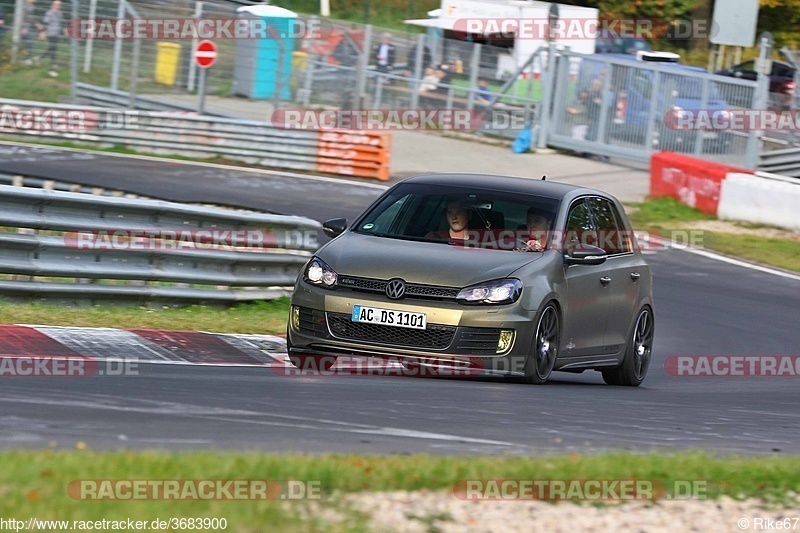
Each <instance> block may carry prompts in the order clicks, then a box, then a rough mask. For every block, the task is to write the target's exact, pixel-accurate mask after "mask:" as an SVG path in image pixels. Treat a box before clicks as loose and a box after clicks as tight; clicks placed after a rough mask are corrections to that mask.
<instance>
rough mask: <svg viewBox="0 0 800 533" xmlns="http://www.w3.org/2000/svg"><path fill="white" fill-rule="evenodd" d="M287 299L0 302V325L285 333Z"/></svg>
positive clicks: (287, 309) (287, 311)
mask: <svg viewBox="0 0 800 533" xmlns="http://www.w3.org/2000/svg"><path fill="white" fill-rule="evenodd" d="M288 316H289V299H288V298H279V299H277V300H271V301H265V302H254V303H243V304H239V305H236V306H234V307H231V308H228V309H220V308H214V307H206V306H202V305H192V306H189V307H179V308H165V309H148V308H145V307H60V306H54V305H42V304H35V303H33V304H16V303H8V302H0V324H47V325H50V326H73V327H104V328H153V329H170V330H193V331H194V330H196V331H212V332H218V333H255V334H284V333H286V320H287V317H288Z"/></svg>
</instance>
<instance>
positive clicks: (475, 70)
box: [467, 43, 481, 111]
mask: <svg viewBox="0 0 800 533" xmlns="http://www.w3.org/2000/svg"><path fill="white" fill-rule="evenodd" d="M480 70H481V43H476V44H475V46H473V47H472V58H471V59H470V62H469V93H467V109H469V110H470V111H472V109H473V108H474V107H475V87H477V86H478V81H479V79H480Z"/></svg>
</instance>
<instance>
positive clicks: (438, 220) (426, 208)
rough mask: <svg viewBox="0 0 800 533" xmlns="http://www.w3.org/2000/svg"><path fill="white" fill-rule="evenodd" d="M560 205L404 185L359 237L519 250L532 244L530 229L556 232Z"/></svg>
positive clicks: (361, 226) (363, 223)
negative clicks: (528, 243) (366, 235)
mask: <svg viewBox="0 0 800 533" xmlns="http://www.w3.org/2000/svg"><path fill="white" fill-rule="evenodd" d="M559 203H560V201H559V200H556V199H553V198H546V197H541V196H536V195H525V194H519V193H512V192H503V191H497V190H491V189H467V188H463V187H452V186H431V185H418V184H402V185H400V186H398V187H397V188H395V189H394V190H393V191H392V192H391V193H389V194H388V195H387V196H386V197H385V198H383V200H382V201H380V202H379V203H378V204H377V205H376V206H375V207H374V208H373V209H372V210H370V211H369V212H368V213H367V214H366V215H365V216H364V217H362V218H361V220H359V221H358V223H357V225H356V227H355V230H354V231H355V232H356V233H361V234H368V235H373V236H376V237H381V238H393V239H402V240H413V241H428V242H438V243H442V244H450V245H465V244H466V245H469V246H473V247H478V248H484V249H492V250H518V249H520V248H522V247H524V246H525V245H526V243H527V242H528V241H530V239H531V236H530V231H529V227H530V230H534V231H539V232H549V231H551V230H552V229H553V222H554V220H555V216H556V213H557V211H558V206H559ZM540 240H542V239H540Z"/></svg>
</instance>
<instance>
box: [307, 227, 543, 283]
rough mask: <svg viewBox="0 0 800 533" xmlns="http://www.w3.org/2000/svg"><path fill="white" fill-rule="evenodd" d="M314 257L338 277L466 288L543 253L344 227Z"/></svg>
mask: <svg viewBox="0 0 800 533" xmlns="http://www.w3.org/2000/svg"><path fill="white" fill-rule="evenodd" d="M317 256H318V257H319V258H320V259H322V260H323V261H325V262H326V263H328V265H329V266H330V267H331V268H332V269H334V270H335V271H336V272H337V273H338V274H339V275H340V276H355V277H364V278H375V279H392V278H402V279H404V280H405V281H407V282H410V283H422V284H426V285H441V286H449V287H465V286H467V285H471V284H472V283H477V282H480V281H486V280H490V279H497V278H504V277H506V276H508V275H509V274H511V273H512V272H514V271H515V270H517V269H519V268H521V267H523V266H525V265H527V264H528V263H531V262H532V261H536V260H537V259H539V258H541V257H542V253H541V252H511V251H506V250H479V249H474V248H463V247H460V246H450V245H448V244H445V243H437V242H418V241H404V240H400V239H392V238H387V237H376V236H374V235H362V234H358V233H352V232H349V231H348V232H346V233H344V234H343V235H341V236H340V237H338V238H336V239H334V240H332V241H331V242H329V243H328V244H326V245H325V246H324V247H323V248H322V249H320V251H319V252H317Z"/></svg>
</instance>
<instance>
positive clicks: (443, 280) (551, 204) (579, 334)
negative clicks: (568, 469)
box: [286, 174, 655, 386]
mask: <svg viewBox="0 0 800 533" xmlns="http://www.w3.org/2000/svg"><path fill="white" fill-rule="evenodd" d="M324 231H325V233H326V234H328V235H329V236H331V237H334V238H333V240H331V241H330V242H328V243H327V244H325V245H324V246H322V247H321V248H320V249H319V250H318V251H317V253H316V254H315V255H314V257H312V258H311V259H310V260H309V261H308V263H307V264H306V265H305V267H304V268H303V270H302V272H301V273H300V275H299V276H298V279H297V284H296V286H295V289H294V292H293V295H292V302H291V310H290V315H289V325H288V328H287V330H288V331H287V339H286V341H287V348H288V352H289V358H290V360H291V361H292V363H293V364H294V365H296V366H298V367H300V368H324V369H326V370H327V369H330V367H331V366H332V364H333V363H334V361H335V359H336V357H338V356H342V355H362V356H372V357H381V358H389V359H394V360H397V361H400V362H402V364H403V365H406V366H409V365H411V366H413V365H416V366H417V367H419V366H421V365H436V366H437V367H438V368H446V367H449V366H452V367H463V366H466V367H468V368H471V369H475V370H477V371H478V373H481V374H488V375H497V374H500V375H507V376H517V377H521V378H524V380H525V381H527V382H530V383H537V384H541V383H544V382H546V381H547V380H548V378H550V376H551V374H552V372H553V371H562V372H575V373H580V372H583V371H585V370H596V371H599V372H601V373H602V376H603V379H604V380H605V382H606V383H608V384H613V385H630V386H637V385H639V384H641V383H642V381H643V380H644V378H645V375H646V373H647V369H648V366H649V363H650V358H651V350H652V345H653V332H654V325H655V322H654V306H653V287H652V277H651V273H650V267H649V266H648V265H647V263H646V262H645V260H644V257H643V256H642V253H641V251H640V249H639V247H638V245H637V243H636V239H635V238H634V236H633V233H632V230H631V227H630V223H629V222H628V219H627V217H626V216H625V213H624V211H623V209H622V206H621V205H620V203H619V201H618V200H616V199H615V198H614V197H612V196H610V195H608V194H606V193H603V192H601V191H598V190H594V189H587V188H582V187H576V186H573V185H567V184H563V183H554V182H548V181H544V180H533V179H524V178H511V177H502V176H489V175H472V174H428V175H422V176H417V177H414V178H410V179H407V180H405V181H403V182H401V183H398V184H397V185H395V186H394V187H392V188H390V189H389V190H387V191H386V192H385V193H384V194H383V195H381V196H380V197H379V198H378V199H377V200H376V201H375V202H374V203H373V204H372V205H371V206H369V208H368V209H367V210H366V211H365V212H364V213H363V214H362V215H360V216H359V217H358V218H356V220H355V221H353V222H352V223H351V224H348V222H347V221H346V220H344V219H335V220H330V221H328V222H326V223H325V224H324Z"/></svg>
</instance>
